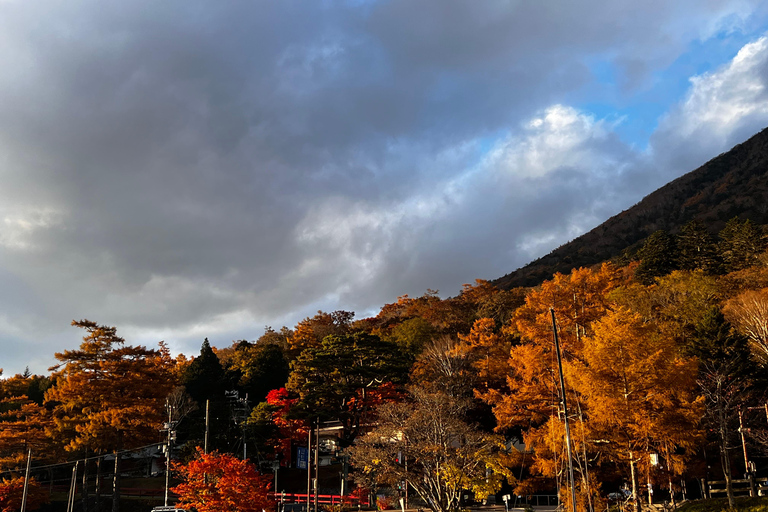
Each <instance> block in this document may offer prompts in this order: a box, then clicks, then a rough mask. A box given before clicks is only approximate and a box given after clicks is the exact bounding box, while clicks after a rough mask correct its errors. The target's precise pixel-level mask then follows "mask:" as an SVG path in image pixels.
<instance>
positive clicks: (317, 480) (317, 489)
mask: <svg viewBox="0 0 768 512" xmlns="http://www.w3.org/2000/svg"><path fill="white" fill-rule="evenodd" d="M318 494H320V418H317V426H316V427H315V512H317V498H318V496H317V495H318Z"/></svg>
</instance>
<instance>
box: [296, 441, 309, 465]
mask: <svg viewBox="0 0 768 512" xmlns="http://www.w3.org/2000/svg"><path fill="white" fill-rule="evenodd" d="M308 460H309V448H305V447H303V446H297V447H296V467H297V468H299V469H307V461H308Z"/></svg>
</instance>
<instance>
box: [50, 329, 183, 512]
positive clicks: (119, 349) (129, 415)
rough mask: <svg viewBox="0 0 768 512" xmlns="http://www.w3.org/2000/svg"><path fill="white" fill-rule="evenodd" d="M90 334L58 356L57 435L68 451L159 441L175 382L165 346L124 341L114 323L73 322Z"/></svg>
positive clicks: (115, 496)
mask: <svg viewBox="0 0 768 512" xmlns="http://www.w3.org/2000/svg"><path fill="white" fill-rule="evenodd" d="M72 325H74V326H76V327H80V328H82V329H85V331H86V332H87V335H86V336H84V337H83V343H81V344H80V348H79V349H78V350H67V351H65V352H62V353H57V354H56V359H58V360H59V365H58V366H55V367H53V368H51V369H52V370H54V373H53V375H52V379H53V380H54V382H55V385H54V386H53V387H51V388H50V389H48V391H46V393H45V399H46V402H47V405H48V406H49V407H51V408H52V414H53V422H54V423H53V428H52V429H51V432H50V433H51V435H52V437H54V439H56V440H59V441H60V442H62V443H64V444H65V445H66V449H67V450H69V451H76V450H80V449H90V450H94V451H95V452H97V453H105V452H110V451H112V452H118V451H119V450H121V449H123V448H125V447H136V446H141V445H143V444H147V443H148V442H152V441H155V440H157V431H158V429H159V427H160V425H162V422H163V419H164V405H165V398H166V397H167V396H168V394H169V393H170V392H171V390H172V389H173V388H174V386H175V382H174V380H173V378H172V371H171V368H172V366H173V360H172V359H171V357H170V354H169V353H168V350H167V348H165V346H164V345H162V344H161V349H160V350H149V349H147V348H146V347H142V346H130V345H125V340H123V338H121V337H119V336H117V333H116V331H117V330H116V329H115V328H114V327H107V326H103V325H98V324H96V323H95V322H91V321H90V320H81V321H79V322H76V321H73V322H72ZM119 465H120V457H115V471H114V479H113V491H112V503H113V510H117V508H118V503H119V497H120V493H119V489H120V470H119Z"/></svg>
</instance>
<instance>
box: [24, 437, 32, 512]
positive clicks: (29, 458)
mask: <svg viewBox="0 0 768 512" xmlns="http://www.w3.org/2000/svg"><path fill="white" fill-rule="evenodd" d="M31 464H32V450H29V453H27V471H26V472H25V473H24V492H23V493H22V495H21V512H25V510H27V486H28V484H29V467H30V465H31Z"/></svg>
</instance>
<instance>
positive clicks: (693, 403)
mask: <svg viewBox="0 0 768 512" xmlns="http://www.w3.org/2000/svg"><path fill="white" fill-rule="evenodd" d="M593 330H594V333H593V334H592V335H591V336H590V337H589V338H588V340H587V342H586V343H585V345H584V350H583V352H582V357H581V358H580V360H579V361H572V362H571V364H569V365H567V366H566V377H567V378H568V380H569V382H570V383H571V385H572V386H574V388H575V389H576V391H577V392H578V394H579V396H580V397H581V401H582V403H583V404H584V407H585V409H586V410H587V411H588V412H587V414H588V424H589V427H590V429H591V432H592V434H591V436H593V437H594V438H595V439H600V440H602V441H604V442H607V444H603V445H602V448H601V449H602V450H604V452H606V453H607V454H608V455H609V457H610V458H611V459H612V460H613V461H614V462H617V463H626V464H628V465H629V469H630V474H631V480H632V490H633V495H634V496H635V499H636V504H637V505H636V506H637V507H639V501H638V471H637V470H638V464H640V465H641V466H642V467H643V468H644V469H645V470H646V474H647V475H648V476H649V482H650V467H651V463H650V456H651V453H656V454H664V455H665V456H666V462H667V466H668V467H669V468H670V469H672V470H673V472H674V473H678V474H679V473H680V472H682V470H683V469H684V460H683V459H682V456H681V455H680V453H684V451H683V452H681V451H680V449H690V448H691V447H693V446H694V445H695V444H696V443H697V441H698V439H700V432H699V429H698V424H699V421H700V419H701V417H702V414H703V401H702V399H701V398H697V397H696V396H695V394H694V390H695V386H696V362H695V360H694V359H690V358H683V357H681V356H680V355H679V353H678V350H677V348H676V347H675V345H674V344H673V343H670V341H669V340H668V339H667V338H666V337H664V336H662V335H661V333H660V332H659V331H658V330H657V329H656V327H655V326H654V325H652V324H650V323H646V322H644V321H643V319H642V317H641V316H640V315H638V314H636V313H633V312H631V311H629V310H628V309H626V308H623V307H618V308H617V309H616V310H614V311H610V312H608V313H607V314H606V315H605V316H604V317H603V318H602V319H600V320H599V321H597V322H595V323H594V324H593ZM649 500H650V496H649Z"/></svg>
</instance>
